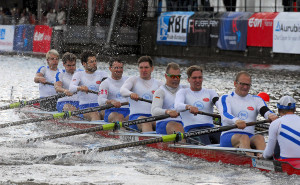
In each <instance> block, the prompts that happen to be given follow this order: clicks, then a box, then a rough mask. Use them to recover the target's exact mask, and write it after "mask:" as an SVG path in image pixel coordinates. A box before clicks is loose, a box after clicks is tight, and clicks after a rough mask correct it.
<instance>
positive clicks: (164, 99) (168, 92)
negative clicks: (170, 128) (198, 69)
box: [151, 85, 187, 121]
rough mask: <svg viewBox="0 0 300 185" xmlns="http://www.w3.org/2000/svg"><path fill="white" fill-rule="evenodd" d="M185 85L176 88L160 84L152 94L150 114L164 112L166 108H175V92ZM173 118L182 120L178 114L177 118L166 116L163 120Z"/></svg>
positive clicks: (161, 113) (157, 114)
mask: <svg viewBox="0 0 300 185" xmlns="http://www.w3.org/2000/svg"><path fill="white" fill-rule="evenodd" d="M183 88H187V87H186V86H183V85H179V86H178V87H177V88H172V87H169V86H167V85H162V86H160V87H159V88H158V89H157V90H156V91H155V93H154V94H153V101H152V106H151V114H152V116H159V115H163V114H166V110H175V106H174V104H175V97H176V93H177V92H178V91H179V90H180V89H183ZM168 120H174V121H182V120H181V118H180V116H178V117H177V118H166V119H164V120H163V121H168Z"/></svg>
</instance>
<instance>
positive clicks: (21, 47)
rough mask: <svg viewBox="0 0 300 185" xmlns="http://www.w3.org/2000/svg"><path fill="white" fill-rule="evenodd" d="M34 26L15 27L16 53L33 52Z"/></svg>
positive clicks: (14, 48)
mask: <svg viewBox="0 0 300 185" xmlns="http://www.w3.org/2000/svg"><path fill="white" fill-rule="evenodd" d="M33 34H34V25H18V26H16V27H15V37H14V47H13V50H15V51H32V43H33Z"/></svg>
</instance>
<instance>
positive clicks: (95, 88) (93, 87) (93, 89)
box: [89, 85, 98, 91]
mask: <svg viewBox="0 0 300 185" xmlns="http://www.w3.org/2000/svg"><path fill="white" fill-rule="evenodd" d="M89 89H90V90H92V91H98V89H97V87H96V85H90V86H89Z"/></svg>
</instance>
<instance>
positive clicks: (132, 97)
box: [130, 93, 139, 101]
mask: <svg viewBox="0 0 300 185" xmlns="http://www.w3.org/2000/svg"><path fill="white" fill-rule="evenodd" d="M130 98H131V99H132V100H135V101H138V100H139V95H138V94H136V93H131V94H130Z"/></svg>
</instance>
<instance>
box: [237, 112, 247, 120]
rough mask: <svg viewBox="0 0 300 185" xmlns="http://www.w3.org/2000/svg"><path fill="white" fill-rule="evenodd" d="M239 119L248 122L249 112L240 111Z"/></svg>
mask: <svg viewBox="0 0 300 185" xmlns="http://www.w3.org/2000/svg"><path fill="white" fill-rule="evenodd" d="M238 117H239V118H240V119H241V120H246V119H247V118H248V112H246V111H240V112H239V113H238Z"/></svg>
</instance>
